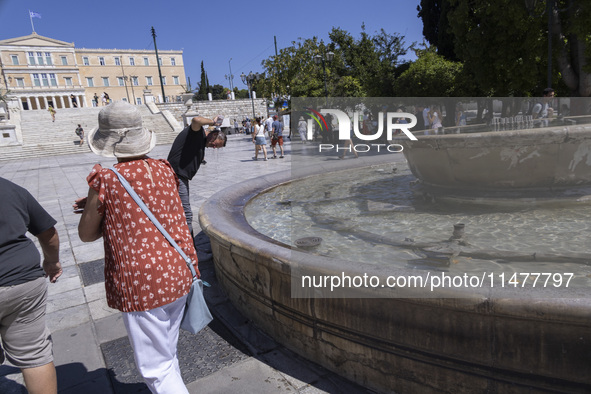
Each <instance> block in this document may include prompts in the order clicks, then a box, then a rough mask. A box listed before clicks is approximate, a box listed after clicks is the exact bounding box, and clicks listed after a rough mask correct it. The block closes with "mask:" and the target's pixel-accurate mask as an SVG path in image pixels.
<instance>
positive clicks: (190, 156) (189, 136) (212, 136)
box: [167, 115, 226, 235]
mask: <svg viewBox="0 0 591 394" xmlns="http://www.w3.org/2000/svg"><path fill="white" fill-rule="evenodd" d="M222 121H223V117H222V116H221V115H218V116H216V117H215V119H213V120H212V119H208V118H204V117H201V116H196V117H194V118H193V119H192V120H191V124H190V125H189V126H187V127H185V128H184V129H183V131H181V132H180V133H179V135H178V136H177V137H176V138H175V140H174V142H173V143H172V147H171V148H170V153H169V154H168V159H167V160H168V162H169V163H170V165H171V166H172V169H173V170H174V172H175V173H176V175H177V176H178V177H179V196H180V197H181V202H182V203H183V210H184V211H185V216H186V218H187V224H188V225H189V230H191V235H194V234H193V211H192V210H191V201H190V197H189V181H190V180H191V179H193V177H194V176H195V174H196V173H197V171H198V170H199V166H200V165H201V162H202V161H203V157H204V153H205V148H222V147H224V146H226V135H225V134H224V133H223V132H222V131H220V130H219V129H215V130H214V131H211V132H210V131H208V130H206V129H205V127H204V126H212V125H215V126H219V125H221V124H222Z"/></svg>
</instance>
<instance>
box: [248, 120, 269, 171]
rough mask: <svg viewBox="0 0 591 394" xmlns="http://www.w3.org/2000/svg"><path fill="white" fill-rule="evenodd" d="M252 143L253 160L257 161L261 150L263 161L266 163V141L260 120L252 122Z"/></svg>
mask: <svg viewBox="0 0 591 394" xmlns="http://www.w3.org/2000/svg"><path fill="white" fill-rule="evenodd" d="M252 142H254V157H253V159H254V160H258V159H259V150H261V149H262V150H263V154H264V156H265V161H267V139H266V138H265V127H264V126H263V125H261V118H256V119H255V120H254V131H253V132H252Z"/></svg>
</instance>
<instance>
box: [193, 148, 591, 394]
mask: <svg viewBox="0 0 591 394" xmlns="http://www.w3.org/2000/svg"><path fill="white" fill-rule="evenodd" d="M388 161H391V158H389V157H388V156H387V155H385V156H382V157H374V158H370V159H360V162H362V164H363V165H373V164H384V163H386V162H388ZM348 165H350V166H351V167H356V168H357V167H359V166H360V164H359V162H357V161H356V162H353V161H351V163H350V164H348V163H343V162H339V163H334V164H333V163H323V164H320V165H319V164H315V165H313V166H310V167H309V168H307V170H306V171H301V173H298V174H297V176H298V178H300V177H305V176H311V175H315V174H320V173H325V172H328V171H336V170H344V169H347V166H348ZM293 178H294V176H293V174H292V173H291V172H285V173H278V174H272V175H268V176H265V177H261V178H258V179H255V180H249V181H246V182H243V183H240V184H238V185H236V186H233V187H231V188H228V189H225V190H223V191H222V192H220V193H217V194H216V195H214V196H213V197H211V198H210V199H209V200H208V201H206V202H205V203H204V204H203V206H202V208H201V211H200V223H201V227H202V228H203V229H204V231H205V232H206V233H207V234H208V236H209V237H210V240H211V244H212V249H213V254H214V263H215V267H216V273H217V276H218V279H219V282H220V284H221V285H222V286H223V288H224V290H225V291H226V293H227V294H228V296H229V298H230V299H231V300H232V302H233V303H234V305H235V306H236V307H237V308H238V309H239V310H240V311H241V312H242V313H243V314H244V315H245V316H247V317H248V318H250V319H252V320H253V321H254V322H255V323H256V324H257V325H258V326H259V327H260V328H262V329H263V330H264V331H265V332H267V333H268V334H269V335H271V336H272V337H274V338H275V339H276V340H277V341H278V342H280V343H282V344H283V345H285V346H286V347H288V348H290V349H291V350H293V351H295V352H297V353H299V354H301V355H302V356H304V357H307V358H309V359H311V360H314V361H315V362H317V363H319V364H321V365H323V366H324V367H326V368H328V369H330V370H332V371H335V372H337V373H339V374H341V375H343V376H345V377H347V378H349V379H351V380H354V381H356V382H358V383H360V384H362V385H364V386H367V387H369V388H372V389H374V390H378V391H384V392H390V391H393V390H395V391H399V392H418V391H420V392H425V390H437V391H439V390H445V391H450V392H475V391H491V390H492V391H498V392H522V390H523V389H524V388H526V387H527V388H528V389H531V390H533V391H542V390H557V391H569V392H585V391H588V390H589V388H590V382H589V376H591V362H590V361H591V360H590V357H591V356H590V355H591V337H590V333H591V308H589V306H588V303H587V302H585V300H583V299H568V298H566V299H550V300H548V299H544V300H542V299H533V300H532V299H531V298H529V299H519V298H512V299H509V298H506V299H503V298H490V297H487V296H482V295H474V296H473V297H470V296H469V297H466V298H314V297H308V298H303V297H301V298H294V297H292V291H291V286H292V275H293V267H295V266H297V267H299V268H302V267H304V268H305V269H306V270H307V271H310V272H316V273H318V274H321V275H325V274H327V273H330V272H338V271H336V270H338V269H339V267H341V266H342V264H345V263H344V262H342V261H338V260H335V259H328V258H326V257H322V256H315V255H312V254H308V253H305V252H303V251H299V250H292V249H291V248H290V247H289V246H287V245H284V244H282V243H280V242H278V241H275V240H272V239H271V238H268V237H266V236H264V235H262V234H260V233H258V232H257V231H255V230H254V229H253V228H252V227H251V226H250V225H249V224H248V222H247V221H246V219H245V218H244V206H245V205H246V204H247V203H248V201H249V200H250V199H251V198H253V197H255V196H256V195H258V194H260V193H262V192H263V191H265V190H268V189H269V188H272V187H274V186H277V185H278V184H282V183H286V182H289V181H292V180H293ZM349 264H350V263H349ZM353 269H355V270H357V271H359V272H362V271H363V270H367V269H368V268H367V267H365V266H357V267H353ZM448 297H453V294H452V295H449V296H448Z"/></svg>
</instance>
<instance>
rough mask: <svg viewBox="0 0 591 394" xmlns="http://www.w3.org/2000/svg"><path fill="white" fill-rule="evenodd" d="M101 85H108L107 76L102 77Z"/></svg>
mask: <svg viewBox="0 0 591 394" xmlns="http://www.w3.org/2000/svg"><path fill="white" fill-rule="evenodd" d="M103 86H109V77H103Z"/></svg>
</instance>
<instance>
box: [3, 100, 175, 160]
mask: <svg viewBox="0 0 591 394" xmlns="http://www.w3.org/2000/svg"><path fill="white" fill-rule="evenodd" d="M102 108H103V107H97V108H89V107H87V108H63V109H58V110H57V114H56V116H55V122H52V121H51V115H50V114H49V112H48V111H47V110H31V111H21V112H20V115H21V122H20V129H21V133H22V145H9V146H0V161H6V160H18V159H25V158H33V157H45V156H55V155H66V154H72V153H82V152H89V151H90V148H89V147H88V144H86V143H85V144H83V145H80V144H79V142H78V141H79V140H80V139H79V138H78V136H77V135H76V133H75V130H76V127H77V125H78V124H80V125H82V128H83V129H84V132H85V138H86V137H87V136H88V134H89V133H90V131H91V130H92V129H93V128H95V127H97V126H98V113H99V111H100V110H101V109H102ZM138 109H139V110H140V113H141V114H142V121H143V124H144V127H146V128H148V129H149V130H153V131H155V132H156V138H157V143H158V144H159V145H165V144H170V143H172V141H174V138H175V137H176V136H177V134H178V132H179V131H180V130H178V129H177V130H176V131H175V130H174V129H173V127H172V126H170V124H169V123H168V122H167V121H166V118H165V117H164V115H163V114H162V113H155V114H153V113H152V112H151V111H150V109H148V108H147V107H146V106H144V105H142V106H138Z"/></svg>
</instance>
